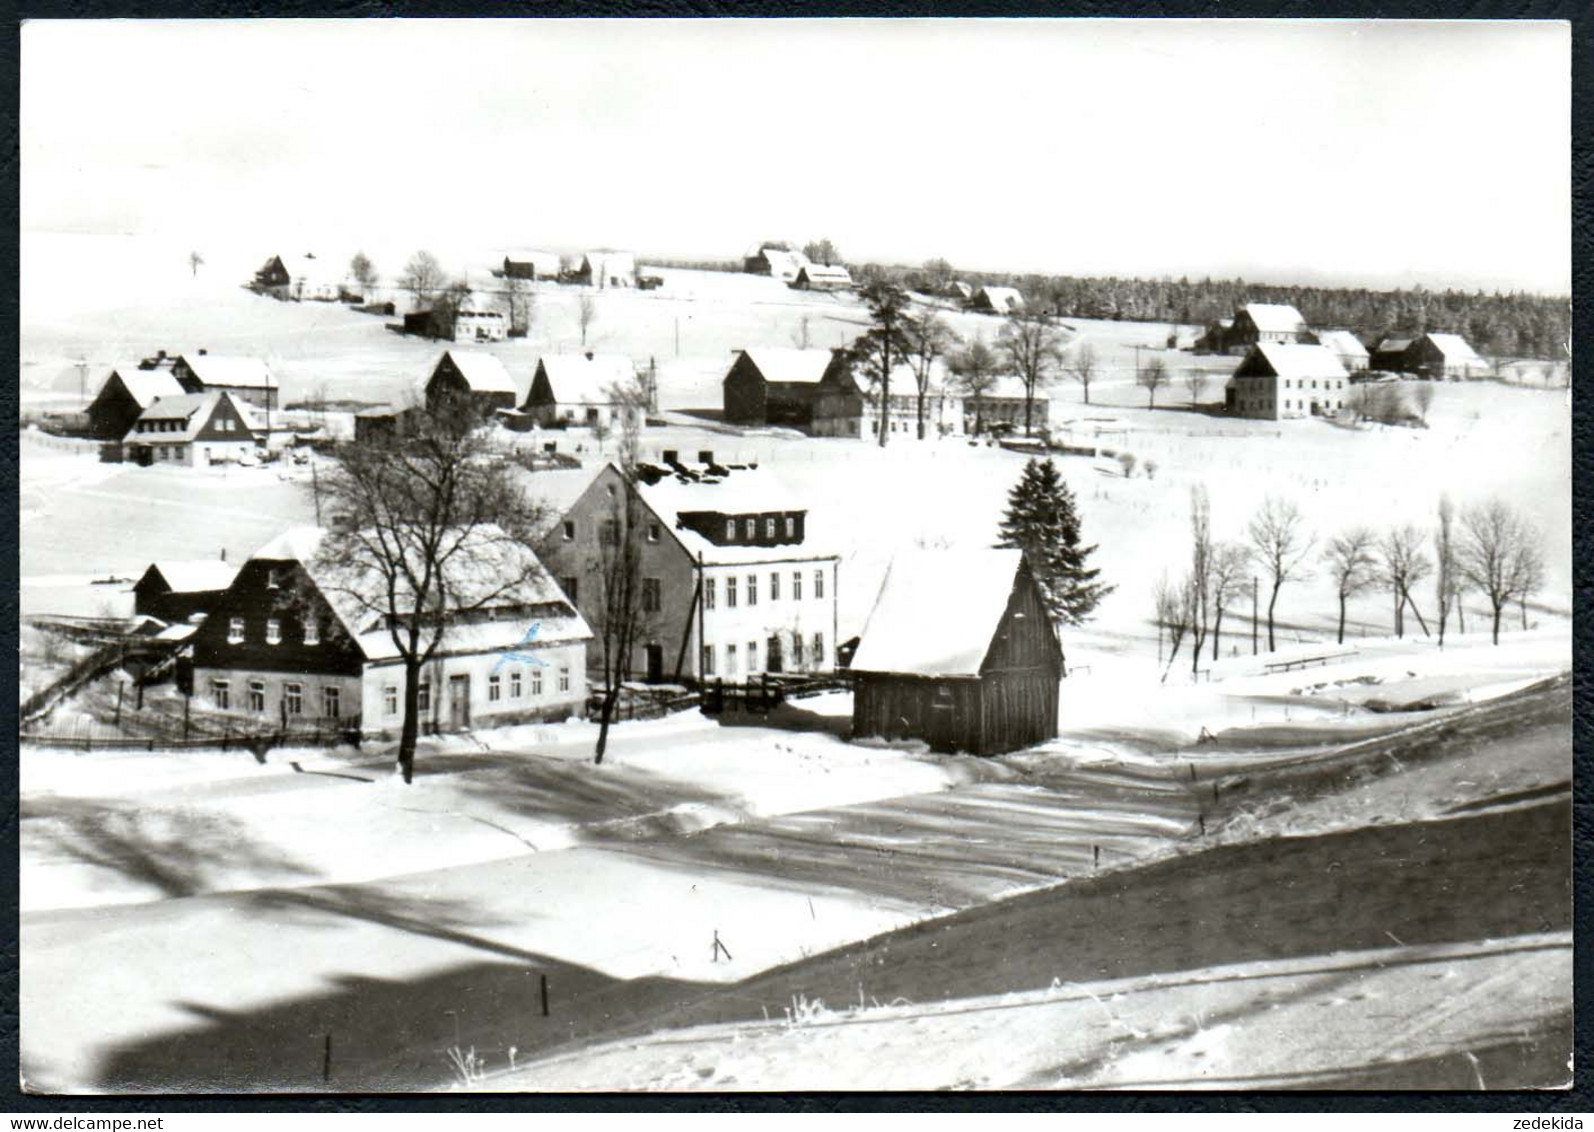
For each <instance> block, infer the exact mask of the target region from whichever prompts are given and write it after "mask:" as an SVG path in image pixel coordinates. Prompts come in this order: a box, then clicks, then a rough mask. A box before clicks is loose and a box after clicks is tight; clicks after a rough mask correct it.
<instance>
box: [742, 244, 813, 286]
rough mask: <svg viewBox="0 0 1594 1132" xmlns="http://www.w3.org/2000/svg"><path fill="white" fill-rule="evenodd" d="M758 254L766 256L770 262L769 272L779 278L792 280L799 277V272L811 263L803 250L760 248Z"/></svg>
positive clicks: (766, 259)
mask: <svg viewBox="0 0 1594 1132" xmlns="http://www.w3.org/2000/svg"><path fill="white" fill-rule="evenodd" d="M754 254H756V255H761V256H763V257H764V261H765V262H766V263H768V264H769V273H770V274H771V275H773V276H774V277H776V278H777V279H785V280H788V281H790V280H792V279H795V278H797V273H798V272H799V271H801V270H802V269H803V268H805V267H807V266H808V265H809V259H808V257H807V256H806V255H804V254H803V253H802V252H788V251H782V250H781V249H779V248H759V249H758V251H757V252H756V253H754Z"/></svg>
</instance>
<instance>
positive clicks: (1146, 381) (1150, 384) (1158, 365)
mask: <svg viewBox="0 0 1594 1132" xmlns="http://www.w3.org/2000/svg"><path fill="white" fill-rule="evenodd" d="M1168 380H1169V379H1168V367H1167V366H1166V365H1165V364H1163V361H1162V359H1161V358H1152V359H1151V360H1150V361H1149V362H1147V363H1146V364H1145V365H1144V366H1143V367H1141V370H1140V373H1139V374H1138V375H1137V376H1136V377H1135V384H1136V385H1138V386H1140V388H1142V389H1144V390H1145V391H1146V396H1147V398H1148V399H1149V400H1148V403H1149V404H1150V406H1151V408H1153V409H1155V408H1156V407H1157V390H1159V389H1161V388H1162V387H1163V386H1165V385H1167V384H1168Z"/></svg>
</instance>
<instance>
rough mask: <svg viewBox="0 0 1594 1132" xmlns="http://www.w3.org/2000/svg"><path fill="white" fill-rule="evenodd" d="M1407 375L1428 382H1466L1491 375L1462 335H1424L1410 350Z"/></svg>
mask: <svg viewBox="0 0 1594 1132" xmlns="http://www.w3.org/2000/svg"><path fill="white" fill-rule="evenodd" d="M1401 368H1402V369H1404V370H1405V371H1406V372H1407V373H1414V374H1417V375H1418V376H1419V377H1422V378H1424V379H1425V380H1427V381H1465V380H1466V379H1468V378H1472V377H1483V376H1485V375H1486V374H1488V372H1489V363H1488V362H1485V361H1484V360H1483V359H1482V358H1480V357H1478V354H1477V352H1476V351H1475V350H1473V348H1472V346H1471V345H1470V344H1469V343H1468V342H1467V340H1466V339H1465V338H1463V337H1461V335H1459V334H1439V333H1431V334H1424V335H1423V336H1422V337H1420V338H1418V339H1417V340H1416V341H1415V342H1413V343H1412V344H1411V345H1410V346H1409V347H1408V348H1407V350H1406V364H1405V365H1404V366H1402V367H1401Z"/></svg>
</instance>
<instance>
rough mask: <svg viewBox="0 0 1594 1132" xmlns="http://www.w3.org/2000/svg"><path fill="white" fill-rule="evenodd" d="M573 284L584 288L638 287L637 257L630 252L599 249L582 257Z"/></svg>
mask: <svg viewBox="0 0 1594 1132" xmlns="http://www.w3.org/2000/svg"><path fill="white" fill-rule="evenodd" d="M571 281H572V282H574V283H579V284H580V285H581V286H583V287H597V288H600V289H608V288H610V287H635V286H636V257H635V256H634V255H632V254H631V253H630V252H611V251H605V250H602V249H599V250H598V251H593V252H588V253H587V254H586V255H584V256H582V257H581V263H580V265H579V266H578V267H577V268H576V270H575V273H574V275H573V277H572V280H571Z"/></svg>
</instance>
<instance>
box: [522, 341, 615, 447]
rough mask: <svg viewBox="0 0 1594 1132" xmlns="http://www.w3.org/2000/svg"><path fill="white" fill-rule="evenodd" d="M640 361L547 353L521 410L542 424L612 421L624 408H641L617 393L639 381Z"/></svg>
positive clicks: (606, 424) (601, 424) (607, 424)
mask: <svg viewBox="0 0 1594 1132" xmlns="http://www.w3.org/2000/svg"><path fill="white" fill-rule="evenodd" d="M636 376H637V375H636V366H635V365H634V364H633V363H632V361H631V359H630V358H627V357H624V356H622V355H620V354H595V353H593V352H592V351H591V350H588V351H587V352H585V353H582V354H545V355H543V356H542V357H540V358H538V359H537V369H536V371H535V372H534V373H533V374H532V377H531V388H530V389H529V390H527V392H526V400H525V402H524V403H523V404H522V405H521V406H520V412H521V413H522V414H523V415H524V416H526V417H528V418H530V422H534V423H536V424H538V425H540V426H541V427H543V428H554V427H560V426H566V425H588V426H591V425H598V426H599V427H601V428H609V427H612V426H613V425H614V424H615V423H616V422H617V420H618V419H619V416H620V414H621V413H622V412H633V413H635V412H638V411H640V410H639V409H638V408H637V407H636V406H625V405H622V404H621V403H620V400H619V399H617V398H616V396H615V393H616V391H617V390H619V391H630V390H633V389H635V387H636Z"/></svg>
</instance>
